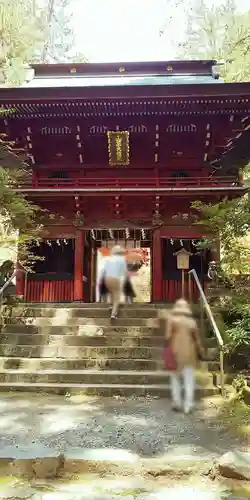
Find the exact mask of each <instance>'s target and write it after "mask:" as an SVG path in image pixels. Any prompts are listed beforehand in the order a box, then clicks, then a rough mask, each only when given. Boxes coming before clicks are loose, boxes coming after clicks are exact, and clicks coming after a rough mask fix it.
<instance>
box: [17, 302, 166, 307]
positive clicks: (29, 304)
mask: <svg viewBox="0 0 250 500" xmlns="http://www.w3.org/2000/svg"><path fill="white" fill-rule="evenodd" d="M15 307H20V308H23V309H24V308H25V309H27V308H29V309H41V308H42V309H83V308H86V309H89V308H92V309H100V308H103V309H105V308H107V304H105V303H103V302H27V303H25V302H21V303H20V304H19V305H18V306H15ZM122 307H124V308H125V309H133V308H139V309H143V308H148V307H150V308H151V309H162V308H169V307H171V304H169V303H166V302H162V303H158V304H157V303H153V302H133V304H122Z"/></svg>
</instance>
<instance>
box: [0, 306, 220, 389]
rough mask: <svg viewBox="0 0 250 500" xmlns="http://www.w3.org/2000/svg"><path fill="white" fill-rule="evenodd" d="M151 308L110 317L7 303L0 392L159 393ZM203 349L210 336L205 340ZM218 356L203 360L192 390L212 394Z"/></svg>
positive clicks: (161, 383) (92, 310)
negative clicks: (11, 306) (149, 324)
mask: <svg viewBox="0 0 250 500" xmlns="http://www.w3.org/2000/svg"><path fill="white" fill-rule="evenodd" d="M156 314H157V306H155V305H153V304H143V305H142V304H134V305H131V306H124V307H123V308H121V311H120V317H119V319H117V320H116V321H115V322H114V323H111V322H110V319H109V311H108V308H107V306H105V305H102V304H79V305H78V304H69V305H65V304H54V305H53V304H48V305H39V306H38V305H25V306H16V307H13V309H12V311H11V314H8V315H7V310H6V313H5V314H4V315H3V322H4V325H3V326H2V331H1V334H0V339H1V340H0V391H4V390H22V391H34V392H39V391H40V392H49V393H58V394H71V393H79V392H80V393H84V394H87V395H103V396H113V395H122V396H130V395H136V396H144V395H151V396H160V397H165V396H167V395H168V393H169V374H168V373H167V372H166V371H165V370H164V369H163V364H162V347H163V343H164V337H163V332H162V333H161V332H157V331H156V330H154V329H151V328H149V327H148V325H147V323H148V319H149V318H153V317H156ZM205 346H206V348H207V349H208V350H210V349H214V348H215V347H216V341H215V339H214V338H207V339H205ZM216 369H217V363H216V362H210V363H207V362H202V363H201V366H200V369H199V371H197V393H198V394H199V395H205V396H206V395H207V396H209V395H211V394H215V393H217V392H218V388H217V387H215V386H214V385H213V380H214V377H213V373H212V371H213V370H216Z"/></svg>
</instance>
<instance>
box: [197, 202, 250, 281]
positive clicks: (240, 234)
mask: <svg viewBox="0 0 250 500" xmlns="http://www.w3.org/2000/svg"><path fill="white" fill-rule="evenodd" d="M192 207H193V208H195V210H196V211H197V212H199V215H200V218H199V221H198V222H197V223H198V224H202V225H203V226H205V227H206V228H207V229H208V232H209V237H207V238H205V239H204V242H203V244H204V245H205V246H208V247H213V246H214V244H216V243H217V242H218V239H219V241H220V243H221V255H222V260H221V264H222V267H223V269H224V270H225V271H226V272H227V273H235V272H238V273H241V274H242V273H243V274H244V273H248V272H249V271H250V269H249V262H248V261H247V258H248V257H249V254H250V249H249V246H248V245H247V244H246V243H245V242H244V237H245V236H246V235H247V234H248V231H249V226H250V200H249V196H248V195H245V196H243V197H242V198H237V199H234V200H228V199H224V200H222V201H220V202H219V203H217V204H213V203H207V204H206V203H202V202H201V201H196V202H195V203H193V204H192Z"/></svg>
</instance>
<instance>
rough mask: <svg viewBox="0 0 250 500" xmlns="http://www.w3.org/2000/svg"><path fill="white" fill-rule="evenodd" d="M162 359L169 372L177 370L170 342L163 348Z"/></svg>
mask: <svg viewBox="0 0 250 500" xmlns="http://www.w3.org/2000/svg"><path fill="white" fill-rule="evenodd" d="M163 361H164V366H165V368H166V370H168V371H170V372H175V371H176V370H177V362H176V358H175V355H174V353H173V349H172V347H171V345H170V344H168V345H166V346H165V347H164V349H163Z"/></svg>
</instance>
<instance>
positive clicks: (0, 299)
mask: <svg viewBox="0 0 250 500" xmlns="http://www.w3.org/2000/svg"><path fill="white" fill-rule="evenodd" d="M21 266H22V268H23V269H15V271H14V272H13V273H12V275H11V277H10V278H9V279H8V280H7V281H6V283H4V285H3V286H2V288H0V304H1V302H2V298H3V293H4V291H5V290H6V288H8V286H9V285H10V284H11V283H12V280H13V279H14V278H15V277H16V276H17V274H18V273H19V272H21V273H25V280H26V279H27V274H28V270H27V269H25V267H24V266H23V265H22V264H21Z"/></svg>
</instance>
